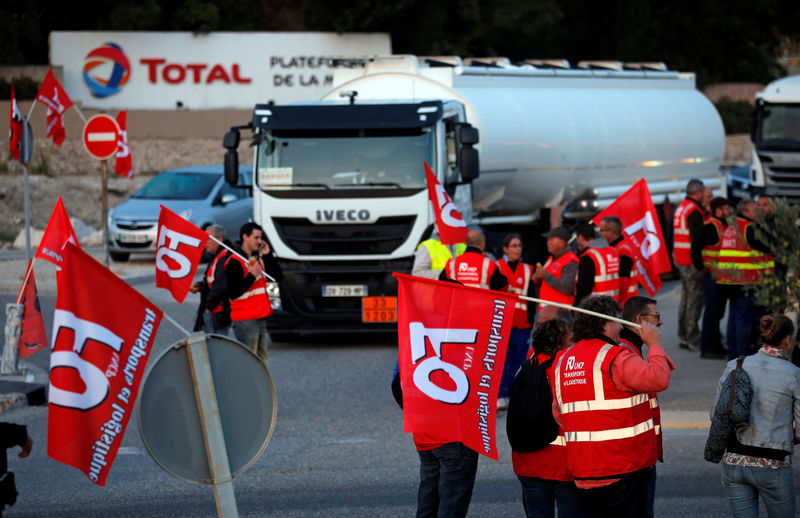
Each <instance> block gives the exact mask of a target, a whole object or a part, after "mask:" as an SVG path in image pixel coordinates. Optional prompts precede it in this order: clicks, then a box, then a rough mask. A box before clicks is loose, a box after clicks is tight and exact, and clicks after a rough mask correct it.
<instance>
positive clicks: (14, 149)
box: [8, 86, 22, 160]
mask: <svg viewBox="0 0 800 518" xmlns="http://www.w3.org/2000/svg"><path fill="white" fill-rule="evenodd" d="M9 119H10V120H9V128H8V147H9V149H10V150H11V156H12V157H13V158H14V160H19V157H20V151H21V149H20V147H21V144H22V114H21V113H20V111H19V105H18V104H17V98H16V97H15V96H14V87H13V86H12V87H11V110H9Z"/></svg>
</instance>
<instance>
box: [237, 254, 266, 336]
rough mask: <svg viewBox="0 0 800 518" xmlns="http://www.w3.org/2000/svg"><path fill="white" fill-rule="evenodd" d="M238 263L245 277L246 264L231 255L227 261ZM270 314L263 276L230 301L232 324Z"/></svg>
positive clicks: (246, 273)
mask: <svg viewBox="0 0 800 518" xmlns="http://www.w3.org/2000/svg"><path fill="white" fill-rule="evenodd" d="M230 260H235V261H239V264H241V265H242V270H243V272H244V276H245V277H247V275H248V274H249V272H248V271H247V263H246V262H245V260H244V259H242V258H241V257H239V256H238V255H235V254H231V255H230V257H229V258H228V261H230ZM271 314H272V305H271V304H270V303H269V294H268V293H267V281H266V279H264V276H263V275H259V277H258V278H257V279H256V280H255V281H253V284H251V285H250V287H249V288H248V289H247V291H245V292H244V293H242V294H241V295H240V296H238V297H236V298H235V299H232V300H231V320H232V321H234V322H238V321H242V320H256V319H259V318H264V317H267V316H269V315H271Z"/></svg>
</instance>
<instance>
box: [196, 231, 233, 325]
mask: <svg viewBox="0 0 800 518" xmlns="http://www.w3.org/2000/svg"><path fill="white" fill-rule="evenodd" d="M206 232H208V235H209V236H210V237H211V238H214V239H208V240H207V241H206V250H205V251H206V253H207V254H208V255H209V256H210V260H209V262H208V267H207V268H206V273H205V274H204V275H203V279H202V280H200V281H198V282H196V283H194V284H192V286H191V288H189V291H191V292H192V293H197V292H200V304H199V305H198V306H197V317H196V318H195V323H194V329H193V330H194V331H201V330H202V331H204V332H206V333H218V334H223V335H226V334H228V328H229V327H230V325H231V321H230V311H223V305H224V304H219V305H217V307H216V308H215V310H214V311H213V312H212V311H210V310H209V309H208V308H207V305H206V301H207V300H208V293H209V291H210V290H211V286H212V285H213V283H214V278H215V277H217V276H219V275H225V270H224V268H223V266H224V264H225V258H226V257H227V256H228V253H229V252H228V250H227V249H226V248H225V247H224V246H222V245H221V244H220V243H225V244H226V245H227V246H231V243H230V242H229V241H227V240H226V239H225V228H223V227H222V226H221V225H210V226H209V227H208V228H206ZM222 285H223V283H217V289H219V287H220V286H222Z"/></svg>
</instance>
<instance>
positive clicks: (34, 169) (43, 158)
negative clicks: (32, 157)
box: [28, 153, 50, 176]
mask: <svg viewBox="0 0 800 518" xmlns="http://www.w3.org/2000/svg"><path fill="white" fill-rule="evenodd" d="M38 155H39V159H38V160H37V161H36V163H34V164H31V166H30V168H29V169H28V171H30V173H31V174H41V175H45V176H47V175H49V174H50V160H49V159H48V158H47V155H45V154H44V153H38Z"/></svg>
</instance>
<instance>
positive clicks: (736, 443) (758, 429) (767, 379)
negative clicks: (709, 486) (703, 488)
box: [711, 315, 800, 518]
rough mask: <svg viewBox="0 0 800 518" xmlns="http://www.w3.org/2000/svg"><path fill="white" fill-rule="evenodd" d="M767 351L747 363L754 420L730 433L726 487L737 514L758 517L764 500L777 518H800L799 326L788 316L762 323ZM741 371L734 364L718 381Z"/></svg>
mask: <svg viewBox="0 0 800 518" xmlns="http://www.w3.org/2000/svg"><path fill="white" fill-rule="evenodd" d="M760 330H761V343H762V345H761V348H760V349H759V350H758V353H757V354H755V355H753V356H748V357H747V358H745V359H744V362H743V364H742V368H743V369H744V371H745V372H746V373H747V376H748V377H749V378H750V385H751V387H752V389H753V399H752V402H751V404H750V419H749V422H748V423H747V424H746V425H744V426H742V427H739V428H737V429H736V431H735V433H732V434H731V435H730V439H729V440H728V445H727V448H726V452H725V454H724V455H723V457H722V484H723V486H724V487H725V492H726V493H727V495H728V502H729V503H730V506H731V511H732V513H733V515H734V516H742V517H744V516H747V517H750V516H758V505H759V504H758V500H759V496H760V497H761V501H762V502H763V503H764V506H765V507H766V509H767V515H768V516H770V517H771V518H778V517H786V518H789V517H794V516H795V491H794V479H793V476H792V462H791V461H792V449H793V446H794V444H796V443H798V442H800V368H797V367H796V366H794V365H792V363H791V361H789V360H790V358H791V354H792V348H793V343H792V339H793V337H794V325H793V324H792V321H791V320H790V319H789V318H787V317H785V316H783V315H778V316H765V317H763V318H762V319H761V322H760ZM734 368H736V361H735V360H731V361H730V362H728V365H727V366H726V368H725V371H724V372H723V373H722V376H721V377H720V379H719V383H717V397H716V398H715V404H714V405H712V407H711V408H712V412H713V408H714V407H715V406H716V400H717V399H719V395H720V390H721V388H722V384H723V382H724V381H725V380H726V379H727V378H728V376H729V374H730V373H731V371H732V370H733V369H734Z"/></svg>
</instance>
